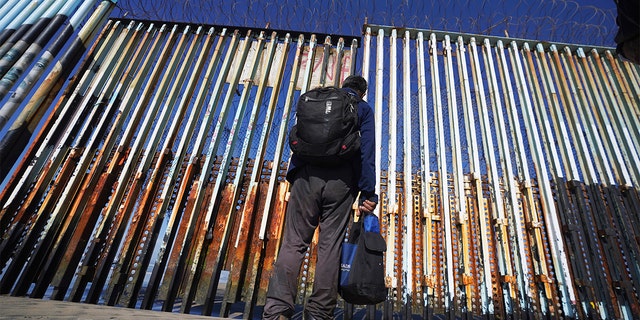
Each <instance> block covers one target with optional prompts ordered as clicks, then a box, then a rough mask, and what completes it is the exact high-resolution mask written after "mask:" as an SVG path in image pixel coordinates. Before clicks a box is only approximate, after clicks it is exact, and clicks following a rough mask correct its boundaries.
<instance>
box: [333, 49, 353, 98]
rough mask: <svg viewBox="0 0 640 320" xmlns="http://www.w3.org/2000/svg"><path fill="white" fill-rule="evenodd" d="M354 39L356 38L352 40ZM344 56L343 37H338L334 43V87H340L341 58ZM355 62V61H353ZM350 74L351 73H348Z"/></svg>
mask: <svg viewBox="0 0 640 320" xmlns="http://www.w3.org/2000/svg"><path fill="white" fill-rule="evenodd" d="M354 41H356V40H354ZM343 57H344V38H342V37H340V38H338V44H337V45H336V53H335V58H334V64H335V67H334V68H333V83H332V85H333V86H335V87H342V72H341V71H342V58H343ZM353 63H355V61H353ZM350 74H351V73H350Z"/></svg>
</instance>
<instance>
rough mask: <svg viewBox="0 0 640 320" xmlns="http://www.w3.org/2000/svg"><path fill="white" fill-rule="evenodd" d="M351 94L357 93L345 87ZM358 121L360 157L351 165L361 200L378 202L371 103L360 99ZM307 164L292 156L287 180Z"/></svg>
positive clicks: (290, 180) (290, 179)
mask: <svg viewBox="0 0 640 320" xmlns="http://www.w3.org/2000/svg"><path fill="white" fill-rule="evenodd" d="M343 90H345V91H347V92H348V93H349V94H352V95H356V96H357V93H356V92H355V91H353V90H352V89H350V88H343ZM358 121H359V122H360V153H361V157H360V158H357V157H356V158H354V160H353V162H352V163H351V166H352V168H353V170H354V173H355V174H356V177H357V178H358V188H359V191H360V193H361V195H360V202H362V201H364V200H371V201H374V202H376V203H377V202H378V195H377V194H376V193H375V188H376V164H375V152H376V151H375V146H376V137H375V120H374V117H373V109H372V108H371V106H369V104H368V103H367V102H366V101H364V100H360V102H359V103H358ZM305 165H307V163H306V162H305V161H304V160H302V159H300V158H298V157H296V156H295V155H292V156H291V161H290V163H289V170H288V172H287V180H288V181H289V182H293V181H292V177H293V172H295V171H296V170H297V169H298V168H300V167H302V166H305Z"/></svg>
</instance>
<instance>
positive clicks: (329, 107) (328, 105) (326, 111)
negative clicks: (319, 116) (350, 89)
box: [324, 100, 333, 114]
mask: <svg viewBox="0 0 640 320" xmlns="http://www.w3.org/2000/svg"><path fill="white" fill-rule="evenodd" d="M332 104H333V102H331V100H328V101H327V103H326V104H325V108H324V114H329V113H331V105H332Z"/></svg>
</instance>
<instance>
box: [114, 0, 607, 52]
mask: <svg viewBox="0 0 640 320" xmlns="http://www.w3.org/2000/svg"><path fill="white" fill-rule="evenodd" d="M616 14H617V12H616V7H615V3H614V2H613V0H583V1H573V0H476V1H473V0H466V1H449V0H434V1H415V0H414V1H411V0H404V1H383V0H375V1H371V0H355V1H319V0H281V1H264V0H235V1H232V0H220V1H205V0H191V1H184V0H120V1H119V3H118V8H116V10H115V11H114V12H113V16H116V17H123V16H125V17H128V18H137V19H148V20H163V21H179V22H192V23H204V24H217V25H227V26H246V27H258V28H264V27H266V26H269V27H270V28H273V29H283V30H293V31H304V32H314V33H327V34H339V35H356V36H359V35H360V34H361V30H362V25H363V23H364V21H365V18H366V19H368V22H369V23H372V24H380V25H393V26H398V27H410V28H420V29H434V30H443V31H454V32H463V33H474V34H483V35H493V36H507V35H508V36H510V37H517V38H525V39H536V40H542V41H549V42H564V43H575V44H585V45H595V46H608V47H614V46H615V42H614V41H613V38H614V36H615V33H616V31H617V26H616V24H615V16H616Z"/></svg>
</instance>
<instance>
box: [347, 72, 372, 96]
mask: <svg viewBox="0 0 640 320" xmlns="http://www.w3.org/2000/svg"><path fill="white" fill-rule="evenodd" d="M342 87H343V88H351V89H353V90H355V91H356V92H357V93H358V94H359V95H360V97H363V96H364V93H365V92H367V80H365V79H364V78H363V77H361V76H356V75H351V76H348V77H347V78H346V79H344V82H342Z"/></svg>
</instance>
